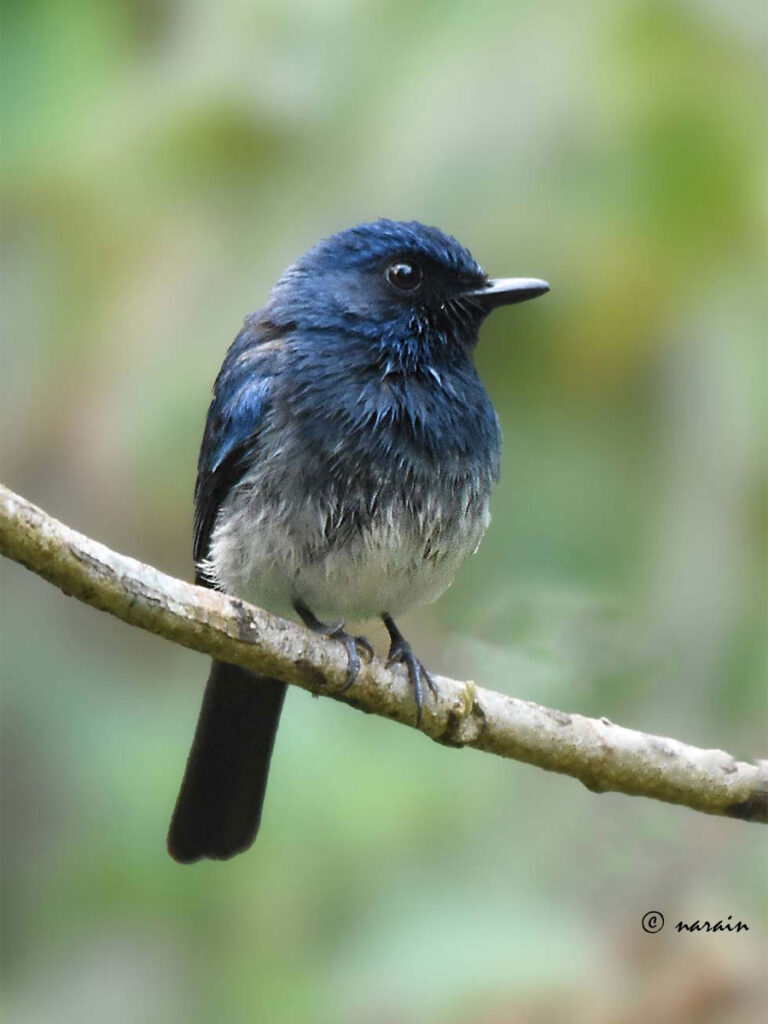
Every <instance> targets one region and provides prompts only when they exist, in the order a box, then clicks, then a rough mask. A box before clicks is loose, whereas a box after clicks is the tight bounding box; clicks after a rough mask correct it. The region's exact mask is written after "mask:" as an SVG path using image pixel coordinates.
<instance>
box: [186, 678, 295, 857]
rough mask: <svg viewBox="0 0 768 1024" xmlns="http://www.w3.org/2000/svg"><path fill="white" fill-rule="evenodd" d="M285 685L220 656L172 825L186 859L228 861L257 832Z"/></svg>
mask: <svg viewBox="0 0 768 1024" xmlns="http://www.w3.org/2000/svg"><path fill="white" fill-rule="evenodd" d="M284 697H285V683H280V682H278V681H277V680H276V679H267V678H265V677H263V676H256V675H254V674H253V673H252V672H247V671H246V670H245V669H242V668H237V667H236V666H235V665H226V664H224V663H223V662H220V661H214V662H213V663H212V665H211V674H210V676H209V678H208V685H207V686H206V688H205V696H204V698H203V706H202V708H201V709H200V718H199V719H198V723H197V730H196V732H195V739H194V742H193V743H192V749H191V750H190V752H189V760H188V761H187V768H186V771H185V773H184V780H183V782H182V783H181V790H180V792H179V796H178V799H177V801H176V809H175V810H174V812H173V818H172V819H171V826H170V828H169V830H168V852H169V853H170V855H171V856H172V857H173V859H174V860H177V861H179V863H181V864H191V863H193V862H194V861H196V860H200V858H201V857H210V858H211V859H213V860H226V859H227V858H228V857H234V855H235V854H236V853H241V852H242V851H243V850H247V849H248V847H249V846H250V845H251V843H252V842H253V840H254V839H255V837H256V832H257V831H258V828H259V821H260V819H261V807H262V804H263V802H264V790H265V789H266V786H267V774H268V772H269V760H270V757H271V756H272V746H273V744H274V742H275V733H276V732H277V724H278V722H279V721H280V711H281V709H282V707H283V698H284Z"/></svg>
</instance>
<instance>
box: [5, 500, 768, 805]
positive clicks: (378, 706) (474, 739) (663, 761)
mask: <svg viewBox="0 0 768 1024" xmlns="http://www.w3.org/2000/svg"><path fill="white" fill-rule="evenodd" d="M0 553H2V554H4V555H6V556H7V557H9V558H12V559H15V561H17V562H20V563H21V564H22V565H25V566H26V567H27V568H28V569H30V570H31V571H32V572H35V573H37V574H38V575H39V576H42V577H43V578H44V579H46V580H48V581H49V582H50V583H53V584H54V585H55V586H57V587H59V588H60V589H61V590H63V591H64V593H66V594H71V595H72V596H73V597H76V598H78V600H80V601H84V602H85V603H86V604H90V605H92V606H93V607H94V608H98V609H100V610H101V611H106V612H110V613H111V614H112V615H116V616H117V617H118V618H119V619H123V621H125V622H128V623H130V624H131V625H133V626H139V627H141V628H142V629H146V630H149V632H151V633H157V634H158V635H159V636H163V637H165V638H166V639H167V640H171V641H173V642H174V643H177V644H182V645H183V646H185V647H191V648H192V649H193V650H196V651H200V652H202V653H203V654H209V655H211V656H212V657H214V658H218V659H219V660H221V661H228V662H232V663H234V664H236V665H241V666H242V667H243V668H248V669H251V670H253V671H255V672H259V673H261V674H264V675H269V676H274V677H275V678H277V679H282V680H284V681H285V682H286V683H292V684H294V685H295V686H301V687H303V688H304V689H305V690H310V691H311V692H313V693H324V694H327V695H328V696H329V697H333V698H334V699H335V700H340V701H343V702H344V703H346V704H351V705H352V706H353V707H357V708H359V709H360V710H361V711H366V712H368V713H372V714H377V715H383V716H384V717H386V718H392V719H394V720H395V721H398V722H402V723H404V724H407V725H411V726H413V725H414V724H415V720H416V714H415V706H414V702H413V699H412V697H411V694H410V691H409V687H408V683H407V679H406V675H405V671H404V670H403V669H401V668H398V669H395V670H392V671H390V670H387V669H386V668H384V666H383V665H382V664H381V662H379V661H378V660H376V659H374V660H373V661H372V662H371V663H370V664H363V666H362V668H361V671H360V675H359V677H358V679H357V681H356V683H355V685H354V687H353V688H352V689H351V690H350V691H348V692H346V693H342V692H341V691H342V687H343V685H344V681H345V674H346V668H347V664H346V652H345V650H344V648H343V647H342V646H341V645H340V644H338V643H336V642H335V641H333V640H327V639H324V638H322V637H319V636H317V635H316V634H314V633H310V632H309V631H307V630H306V629H304V628H302V627H301V626H297V625H295V624H293V623H291V622H288V621H286V620H284V619H280V618H277V617H276V616H274V615H270V614H269V613H268V612H266V611H263V610H261V609H260V608H255V607H254V606H252V605H248V604H245V603H244V602H243V601H240V600H238V599H237V598H233V597H228V596H226V595H224V594H219V593H216V592H214V591H211V590H205V589H204V588H202V587H196V586H193V585H192V584H189V583H184V582H182V581H181V580H177V579H174V578H173V577H171V576H166V575H165V574H164V573H161V572H159V571H158V570H157V569H154V568H152V567H151V566H148V565H143V564H142V563H141V562H137V561H135V560H134V559H133V558H126V557H125V556H124V555H119V554H117V553H116V552H115V551H111V550H110V549H109V548H107V547H105V546H104V545H103V544H99V543H98V542H96V541H94V540H91V539H90V538H88V537H85V536H83V535H82V534H80V533H76V532H75V531H74V530H71V529H69V528H68V527H67V526H64V525H63V524H62V523H60V522H58V521H57V520H55V519H53V518H52V517H51V516H49V515H47V514H46V513H45V512H43V510H42V509H40V508H37V507H36V506H35V505H32V504H31V503H30V502H28V501H26V500H25V499H24V498H22V497H20V496H19V495H16V494H14V493H13V492H12V491H9V490H7V489H6V488H5V487H2V485H0ZM437 685H438V688H439V693H440V695H439V698H438V700H437V701H431V700H429V701H427V703H426V706H425V708H424V714H423V717H422V720H421V724H420V729H421V731H422V732H424V733H426V735H427V736H429V737H430V738H431V739H433V740H436V741H437V742H439V743H444V744H447V745H449V746H457V747H461V746H469V747H475V748H476V749H477V750H485V751H488V752H489V753H492V754H499V755H501V756H502V757H510V758H513V759H515V760H518V761H525V762H527V763H528V764H534V765H538V767H540V768H545V769H546V770H547V771H553V772H561V773H563V774H565V775H571V776H573V777H574V778H576V779H579V780H580V781H581V782H583V783H584V785H585V786H586V787H587V788H588V789H591V790H593V791H594V792H598V793H599V792H605V791H609V790H613V791H616V792H619V793H627V794H630V795H632V796H646V797H652V798H653V799H656V800H665V801H667V802H668V803H673V804H683V805H685V806H686V807H690V808H692V809H694V810H697V811H703V812H704V813H706V814H720V815H727V816H729V817H732V818H741V819H743V820H746V821H763V822H765V821H768V762H765V761H762V762H759V763H758V764H756V765H755V764H747V763H745V762H743V761H736V760H734V758H733V757H731V756H730V755H729V754H726V753H725V752H724V751H722V750H701V749H699V748H697V747H691V746H688V745H686V744H684V743H681V742H680V741H679V740H675V739H662V738H661V737H658V736H651V735H648V734H647V733H642V732H635V731H634V730H632V729H624V728H622V727H621V726H619V725H614V724H613V723H612V722H609V721H608V720H607V719H605V718H603V719H600V720H596V719H592V718H585V717H583V716H582V715H577V714H565V713H564V712H562V711H554V710H552V709H551V708H546V707H542V706H540V705H538V704H534V703H532V702H531V701H525V700H517V699H515V698H514V697H507V696H505V695H504V694H501V693H495V692H493V691H491V690H482V689H480V687H478V686H475V684H474V683H471V682H458V681H456V680H453V679H446V678H442V677H437Z"/></svg>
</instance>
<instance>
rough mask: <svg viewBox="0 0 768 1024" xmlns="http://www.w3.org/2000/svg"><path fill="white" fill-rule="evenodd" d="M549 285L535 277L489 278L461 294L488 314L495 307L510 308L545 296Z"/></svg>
mask: <svg viewBox="0 0 768 1024" xmlns="http://www.w3.org/2000/svg"><path fill="white" fill-rule="evenodd" d="M548 291H549V285H548V284H547V282H546V281H540V280H539V279H538V278H536V277H496V278H489V279H488V280H487V281H486V282H485V284H484V285H482V287H480V288H474V289H473V290H472V291H470V292H463V293H462V296H461V297H462V298H468V299H473V300H474V301H475V302H477V303H479V304H480V305H481V306H482V307H483V309H484V310H485V311H486V312H488V313H490V311H491V310H492V309H496V307H497V306H511V305H512V304H513V303H514V302H526V301H527V300H528V299H535V298H538V296H539V295H546V293H547V292H548Z"/></svg>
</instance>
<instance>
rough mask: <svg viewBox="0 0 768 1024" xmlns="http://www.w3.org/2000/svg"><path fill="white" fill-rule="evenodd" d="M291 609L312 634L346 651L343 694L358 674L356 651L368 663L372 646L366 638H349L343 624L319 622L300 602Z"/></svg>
mask: <svg viewBox="0 0 768 1024" xmlns="http://www.w3.org/2000/svg"><path fill="white" fill-rule="evenodd" d="M293 607H294V608H295V609H296V611H297V612H298V614H299V616H300V617H301V619H302V621H303V623H304V625H305V626H307V627H308V628H309V629H311V630H312V632H313V633H319V634H320V636H325V637H328V639H329V640H338V641H339V642H340V643H342V644H344V647H345V648H346V651H347V676H346V679H345V680H344V686H343V687H342V689H341V692H342V693H344V692H345V691H347V690H348V689H349V688H350V686H352V685H353V683H354V682H355V680H356V679H357V677H358V675H359V674H360V655H359V654H358V651H359V650H362V651H364V652H365V653H366V654H367V655H368V661H370V660H371V659H372V658H373V655H374V650H373V644H372V643H371V641H370V640H369V639H368V637H367V636H351V635H350V634H349V633H347V631H346V630H345V629H344V623H343V622H332V623H327V622H321V621H320V619H318V618H317V616H316V615H314V613H313V612H311V611H310V610H309V608H307V606H306V605H305V604H304V603H303V602H302V601H296V602H295V603H294V606H293Z"/></svg>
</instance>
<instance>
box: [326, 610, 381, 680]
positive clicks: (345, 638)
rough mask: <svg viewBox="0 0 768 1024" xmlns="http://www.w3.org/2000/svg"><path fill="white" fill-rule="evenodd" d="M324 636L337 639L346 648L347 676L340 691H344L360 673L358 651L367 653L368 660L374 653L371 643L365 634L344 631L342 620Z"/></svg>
mask: <svg viewBox="0 0 768 1024" xmlns="http://www.w3.org/2000/svg"><path fill="white" fill-rule="evenodd" d="M326 636H328V637H329V638H330V639H332V640H339V641H340V642H341V643H343V644H344V646H345V647H346V649H347V677H346V679H345V680H344V685H343V686H342V688H341V692H342V693H346V691H347V690H348V689H349V688H350V686H352V685H353V684H354V682H355V680H356V679H357V677H358V675H359V674H360V655H359V653H358V651H359V650H362V651H364V652H365V653H366V654H367V655H368V661H370V660H371V659H372V658H373V655H374V650H373V644H372V643H371V641H370V640H369V639H368V637H367V636H351V635H350V634H349V633H347V632H346V631H345V629H344V623H343V622H340V623H338V624H337V625H336V626H335V627H334V628H333V630H332V631H331V632H329V633H327V634H326Z"/></svg>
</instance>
